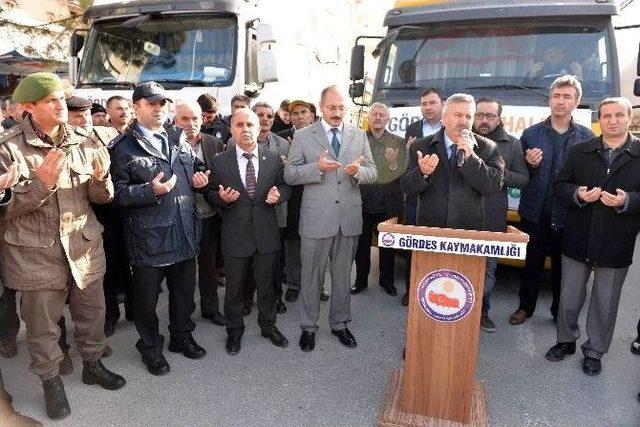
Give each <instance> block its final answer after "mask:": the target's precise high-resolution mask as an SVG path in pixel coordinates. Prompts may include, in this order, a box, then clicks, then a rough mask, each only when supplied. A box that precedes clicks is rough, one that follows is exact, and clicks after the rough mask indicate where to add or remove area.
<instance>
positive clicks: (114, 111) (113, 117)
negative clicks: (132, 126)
mask: <svg viewBox="0 0 640 427" xmlns="http://www.w3.org/2000/svg"><path fill="white" fill-rule="evenodd" d="M107 114H108V115H109V124H110V125H111V126H113V127H114V128H115V129H116V130H117V131H118V133H120V134H123V133H124V131H125V130H126V129H127V126H129V122H131V116H132V111H131V105H130V104H129V100H128V99H127V98H124V97H122V96H120V95H114V96H112V97H111V98H109V99H107Z"/></svg>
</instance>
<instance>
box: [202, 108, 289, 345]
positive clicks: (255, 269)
mask: <svg viewBox="0 0 640 427" xmlns="http://www.w3.org/2000/svg"><path fill="white" fill-rule="evenodd" d="M259 127H260V125H259V121H258V117H257V116H256V114H255V113H253V112H252V111H251V110H249V109H247V108H240V109H238V110H236V112H235V113H233V116H232V118H231V133H232V135H233V138H234V139H235V141H236V144H237V145H236V146H235V148H234V149H232V150H227V151H225V152H224V153H223V154H221V155H219V156H217V157H215V158H214V159H213V164H212V168H211V171H212V173H211V186H210V187H209V189H208V191H207V192H206V193H205V199H206V200H207V201H208V202H209V203H211V204H212V205H215V206H217V207H219V208H220V209H221V215H222V226H221V229H222V232H221V248H222V254H223V256H224V265H225V271H226V274H227V286H226V290H225V302H224V307H225V308H224V312H225V313H224V314H225V316H226V318H227V341H226V345H225V347H226V351H227V353H229V354H231V355H235V354H238V353H239V352H240V348H241V341H242V335H243V334H244V322H243V320H242V305H243V295H242V293H243V292H242V287H243V285H244V284H245V283H247V279H248V277H247V276H248V275H249V272H252V273H253V274H252V275H253V281H254V283H255V285H256V288H257V291H258V324H259V326H260V330H261V334H262V336H263V337H265V338H267V339H269V340H270V341H271V342H272V343H273V344H274V345H275V346H277V347H287V346H288V345H289V341H288V340H287V339H286V338H285V337H284V335H282V334H281V333H280V331H279V330H278V328H277V327H276V305H275V297H274V288H273V276H274V272H275V271H276V270H277V254H278V251H279V249H280V235H279V233H278V227H277V219H276V210H275V206H276V205H277V204H278V203H279V202H281V201H282V200H286V198H287V197H288V192H289V190H288V187H287V186H286V185H285V183H284V178H283V176H282V173H283V172H282V170H283V164H282V160H281V159H280V157H279V156H278V155H277V154H276V153H274V152H272V151H270V150H268V149H267V147H260V146H259V145H258V143H257V142H258V141H257V140H258V133H259V130H258V128H259Z"/></svg>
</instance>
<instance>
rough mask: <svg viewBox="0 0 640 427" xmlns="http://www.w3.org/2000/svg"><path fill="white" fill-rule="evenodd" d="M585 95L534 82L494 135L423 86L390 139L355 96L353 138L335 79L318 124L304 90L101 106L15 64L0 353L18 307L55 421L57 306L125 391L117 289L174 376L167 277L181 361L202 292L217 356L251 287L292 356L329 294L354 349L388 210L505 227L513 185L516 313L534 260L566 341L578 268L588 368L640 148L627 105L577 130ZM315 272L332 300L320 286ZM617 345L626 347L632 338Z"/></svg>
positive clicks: (612, 281) (496, 115)
mask: <svg viewBox="0 0 640 427" xmlns="http://www.w3.org/2000/svg"><path fill="white" fill-rule="evenodd" d="M581 95H582V89H581V85H580V82H579V80H578V79H577V78H576V77H575V76H570V75H566V76H562V77H559V78H558V79H557V80H555V81H554V83H553V84H552V85H551V87H550V93H549V107H550V111H551V114H550V116H549V117H548V118H547V119H546V120H544V121H543V122H541V123H539V124H535V125H533V126H531V127H529V128H527V129H526V130H525V131H524V133H523V134H522V136H521V138H520V139H518V138H515V137H514V136H511V135H509V134H508V133H507V132H506V131H505V129H504V127H503V125H502V122H501V114H502V104H501V102H500V100H498V99H494V98H481V99H478V100H475V99H474V98H473V97H472V96H471V95H468V94H463V93H458V94H453V95H451V96H449V97H447V98H445V97H444V95H443V93H442V91H441V90H440V89H439V88H427V89H425V90H424V91H423V92H422V93H421V95H420V106H421V111H422V116H423V119H422V120H419V121H416V122H414V123H413V124H411V125H410V126H409V127H408V129H407V132H406V135H405V138H404V139H403V138H400V137H398V136H395V135H393V134H391V133H389V131H387V130H386V126H387V124H388V122H389V109H388V107H387V106H386V105H384V104H382V103H374V104H373V105H372V106H371V108H370V110H369V129H368V131H367V132H364V131H362V130H360V129H359V128H357V127H354V126H352V125H350V124H349V123H347V122H346V121H345V114H346V107H345V100H344V98H343V95H342V94H341V91H340V90H339V88H337V87H336V86H329V87H327V88H325V89H324V90H323V91H322V93H321V94H320V103H319V112H320V117H317V116H316V109H315V106H314V105H313V104H312V103H310V102H308V101H305V100H294V101H292V102H288V101H283V103H282V104H281V105H280V107H279V109H277V110H275V109H274V108H273V107H271V106H270V105H269V104H266V103H263V102H258V103H256V104H255V105H253V107H251V100H250V99H249V98H248V97H246V96H244V95H237V96H235V97H234V98H233V99H232V101H231V112H232V114H231V116H229V117H224V118H223V117H221V116H220V106H219V104H218V101H217V99H216V98H215V97H214V96H212V95H210V94H206V93H205V94H203V95H201V96H200V97H199V98H198V99H197V101H188V100H173V99H171V98H170V97H169V96H168V94H167V93H166V92H165V90H164V88H163V87H162V86H160V85H159V84H157V83H155V82H146V83H141V84H139V85H138V86H136V87H135V89H134V91H133V94H132V99H130V100H129V99H126V98H123V97H120V96H114V97H112V98H110V99H109V100H108V101H107V102H106V105H105V106H102V105H100V104H92V103H91V102H90V101H89V100H87V99H84V98H81V97H78V96H72V94H69V93H65V90H64V87H63V85H62V82H61V81H60V80H59V78H58V77H57V76H55V75H53V74H49V73H36V74H33V75H30V76H28V77H26V78H24V79H23V80H22V82H21V83H20V84H19V85H18V87H17V88H16V89H15V92H14V94H13V98H12V102H11V104H10V105H11V108H10V110H8V112H9V116H8V118H7V119H6V120H5V121H4V122H3V126H6V127H7V130H6V132H4V133H3V134H2V135H1V136H0V190H2V192H1V194H0V209H1V220H0V235H2V236H3V238H2V239H0V272H1V275H2V283H3V285H4V291H3V294H2V297H1V298H0V355H1V356H2V357H13V356H15V355H16V353H17V346H16V337H17V335H18V330H19V327H20V322H19V318H18V310H20V315H21V316H22V319H23V320H24V322H25V324H26V341H27V348H28V351H29V354H30V356H31V364H30V366H29V369H30V370H31V371H32V372H33V373H34V374H36V375H38V376H39V377H40V379H41V380H42V387H43V390H44V400H45V404H46V410H47V415H48V416H49V417H50V418H52V419H60V418H64V417H65V416H67V415H68V414H69V413H70V405H69V403H68V401H67V397H66V393H65V390H64V384H63V381H62V379H61V375H68V374H70V373H71V372H72V371H73V362H72V361H71V358H70V357H69V354H68V351H69V348H70V345H69V344H68V343H67V339H66V324H65V319H64V317H63V316H62V313H63V311H64V309H65V305H68V309H69V312H70V313H71V318H72V321H73V322H74V325H75V329H74V341H75V344H76V346H77V348H78V350H79V352H80V355H81V357H82V360H83V370H82V381H83V382H84V383H85V384H90V385H91V384H97V385H99V386H101V387H103V388H105V389H111V390H115V389H119V388H121V387H123V386H124V385H125V383H126V381H125V379H124V378H123V377H122V376H120V375H118V374H116V373H115V372H112V371H111V370H109V369H107V368H106V367H105V366H104V365H103V363H102V358H105V357H108V356H109V355H110V354H111V353H112V351H113V350H112V349H111V348H110V347H109V346H107V344H106V337H108V336H110V335H112V334H113V333H114V331H115V328H116V324H117V322H118V320H119V318H120V310H119V299H121V297H120V294H122V295H123V299H124V311H125V318H126V319H128V320H132V321H133V322H134V324H135V327H136V329H137V332H138V334H139V340H138V341H137V342H136V344H135V346H136V348H137V350H138V351H139V352H140V354H141V359H142V362H143V363H144V365H145V366H146V368H147V370H148V371H149V372H150V373H151V374H153V375H165V374H167V373H169V372H170V366H169V364H168V362H167V360H166V359H165V357H164V356H163V351H164V336H163V334H162V333H161V331H160V329H159V321H158V317H157V314H156V305H157V302H158V297H159V293H160V292H162V290H161V284H162V282H163V281H166V289H167V292H168V300H169V319H170V322H169V342H168V346H167V347H168V349H169V351H171V352H176V353H181V354H183V355H184V356H185V357H187V358H190V359H200V358H202V357H205V356H206V350H205V349H204V348H203V347H201V346H200V345H199V344H198V343H197V342H196V341H195V339H194V337H193V334H192V333H193V330H194V328H195V323H194V321H193V320H192V315H193V312H194V311H195V297H194V294H195V287H196V285H197V286H198V287H199V294H200V314H201V316H202V317H203V318H205V319H208V320H210V321H211V322H212V323H213V324H215V325H219V326H225V327H226V331H227V339H226V343H225V348H226V351H227V353H229V354H230V355H235V354H238V352H240V351H241V347H242V336H243V334H244V332H245V325H244V320H243V317H244V316H246V315H248V314H249V313H250V312H251V310H252V307H253V301H254V293H255V294H256V305H257V310H258V317H257V321H258V325H259V327H260V331H261V335H262V336H263V337H265V338H266V339H267V340H269V341H271V342H272V343H273V344H274V345H275V346H278V347H287V346H288V345H289V341H288V339H287V338H286V337H285V336H284V335H283V334H282V333H281V332H280V331H279V330H278V328H277V326H276V323H277V315H278V314H282V313H285V312H286V311H287V307H286V304H285V301H286V302H289V303H292V302H295V301H298V302H299V305H298V306H299V316H300V328H301V334H300V338H299V347H300V348H301V350H303V351H305V352H310V351H313V350H314V348H315V340H316V332H317V331H318V329H319V324H318V320H319V314H320V306H321V301H326V300H330V310H329V319H328V320H329V326H330V328H331V332H332V334H333V335H335V336H336V337H337V338H338V340H339V342H340V343H341V344H343V345H344V346H346V347H350V348H352V347H356V346H357V341H356V338H355V336H354V334H353V333H352V332H351V331H350V330H349V328H348V323H349V322H350V321H351V311H350V298H351V295H354V294H359V293H361V292H362V291H364V290H365V289H367V287H368V285H369V274H370V270H371V241H372V237H373V234H374V232H375V230H376V226H377V224H379V223H380V222H382V221H385V220H387V219H390V218H392V217H400V218H404V219H405V221H406V223H408V224H417V225H426V226H434V227H449V228H461V229H472V230H489V231H505V230H506V226H507V188H519V189H521V190H522V197H521V200H520V208H519V213H520V217H521V222H520V226H521V227H522V229H523V230H524V231H525V232H526V233H528V234H529V236H530V241H529V244H528V247H527V258H526V262H525V268H524V272H523V280H522V283H521V287H520V304H519V306H518V308H517V309H516V310H515V311H514V313H513V314H512V315H511V317H510V323H511V324H513V325H520V324H522V323H524V322H526V320H527V319H528V318H529V317H531V316H532V315H533V314H534V311H535V308H536V302H537V299H538V294H539V289H540V287H541V285H542V281H543V280H542V279H543V272H544V265H545V260H546V257H547V255H550V256H551V270H552V271H551V282H552V289H553V302H552V305H551V307H550V310H551V315H552V316H553V318H554V320H556V322H557V343H556V344H555V345H553V346H552V347H551V348H550V349H549V351H548V352H547V354H546V358H547V359H548V360H550V361H560V360H562V359H563V358H565V357H566V356H568V355H571V354H573V353H575V350H576V348H575V347H576V341H577V340H578V338H579V336H580V328H579V326H578V315H579V313H580V311H581V309H582V306H583V304H584V300H585V297H586V283H587V279H588V278H589V276H590V274H591V273H592V272H593V274H594V283H593V291H592V293H591V300H590V303H589V308H588V320H587V324H586V333H587V336H588V340H587V341H586V342H584V343H583V344H582V350H583V354H584V361H583V370H584V372H585V373H586V374H588V375H597V374H598V373H599V372H600V370H601V358H602V356H603V355H604V354H605V353H606V352H607V350H608V348H609V345H610V343H611V338H612V335H613V330H614V326H615V320H616V314H617V308H618V303H619V298H620V292H621V289H622V286H623V283H624V280H625V277H626V274H627V272H628V269H629V266H630V265H631V261H632V255H633V250H634V245H635V240H636V235H637V233H638V231H639V229H640V193H639V191H640V174H638V173H637V170H640V141H639V140H638V139H637V138H635V137H633V136H632V135H631V134H630V133H629V131H628V130H629V125H630V121H631V104H630V103H629V101H628V100H627V99H624V98H609V99H605V100H603V101H602V102H601V104H600V107H599V110H598V119H599V123H600V127H601V129H602V135H601V136H598V137H596V136H594V135H593V133H592V132H591V130H590V129H588V128H586V127H583V126H581V125H579V124H577V123H575V122H574V120H573V118H572V112H573V110H575V108H577V106H578V105H579V104H580V98H581ZM170 104H173V106H172V107H173V108H172V109H171V110H172V111H173V113H174V116H173V118H171V120H170V118H169V111H170V108H169V106H170ZM378 256H379V268H380V274H379V282H378V285H379V286H380V287H381V289H382V290H383V291H384V292H386V293H387V294H389V295H397V290H396V288H395V285H394V282H395V280H394V277H395V265H396V263H395V262H396V256H405V257H407V258H409V259H410V254H406V253H405V254H400V253H396V251H395V250H393V249H388V248H380V249H379V250H378ZM354 263H355V269H356V278H355V282H354V283H351V271H352V267H353V265H354ZM407 264H410V263H409V262H408V263H407ZM496 267H497V259H495V258H489V259H488V260H487V269H486V278H485V292H484V297H483V300H482V316H481V328H482V329H483V330H485V331H487V332H493V331H495V329H496V327H495V323H494V322H493V321H492V319H491V318H490V316H489V311H490V296H491V291H492V289H493V286H494V284H495V280H496V279H495V272H496ZM327 268H329V269H330V273H331V282H332V283H331V292H330V295H329V293H327V292H326V291H325V290H324V286H323V284H324V281H325V273H326V269H327ZM405 276H406V279H405V280H406V292H405V293H404V295H403V296H402V298H401V299H400V302H401V304H402V305H405V306H406V305H407V304H408V301H409V297H410V295H411V293H410V289H409V286H410V284H409V277H408V272H405ZM283 283H284V284H286V290H283ZM221 286H224V289H225V292H224V301H223V303H222V304H221V303H220V300H219V296H218V290H219V288H220V287H221ZM17 293H19V294H20V306H19V308H18V307H17V304H16V295H17ZM639 335H640V324H639ZM632 351H636V352H640V337H639V340H636V341H635V342H634V343H633V345H632ZM0 380H1V377H0ZM0 386H2V390H1V391H0V411H1V412H0V416H2V417H3V419H5V418H6V419H10V420H11V421H12V423H14V424H15V425H38V423H37V422H36V421H34V420H31V419H30V418H28V417H24V416H22V415H20V414H19V413H17V412H15V411H14V410H13V408H12V406H11V397H10V395H9V394H8V393H6V391H4V385H3V384H2V382H1V381H0ZM20 423H22V424H20Z"/></svg>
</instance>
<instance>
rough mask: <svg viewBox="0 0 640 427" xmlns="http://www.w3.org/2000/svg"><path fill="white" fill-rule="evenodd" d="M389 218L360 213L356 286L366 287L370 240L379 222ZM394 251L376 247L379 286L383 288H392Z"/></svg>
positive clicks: (377, 214)
mask: <svg viewBox="0 0 640 427" xmlns="http://www.w3.org/2000/svg"><path fill="white" fill-rule="evenodd" d="M387 219H389V216H388V215H387V214H386V212H385V213H368V212H362V234H360V237H359V238H358V248H357V249H356V257H355V261H356V286H362V287H365V286H367V285H368V283H369V282H368V280H369V272H370V271H371V238H372V237H373V234H374V231H375V230H376V227H377V226H378V224H379V223H380V222H383V221H386V220H387ZM395 252H396V251H395V249H389V248H381V247H378V264H379V265H380V279H379V285H380V286H383V287H388V286H393V283H394V279H393V270H394V267H395Z"/></svg>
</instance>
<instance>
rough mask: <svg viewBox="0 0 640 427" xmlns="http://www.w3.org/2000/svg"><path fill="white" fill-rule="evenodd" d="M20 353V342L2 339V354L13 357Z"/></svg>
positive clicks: (7, 357) (9, 357) (6, 357)
mask: <svg viewBox="0 0 640 427" xmlns="http://www.w3.org/2000/svg"><path fill="white" fill-rule="evenodd" d="M17 354H18V344H17V343H16V342H15V341H6V342H2V341H0V356H2V357H4V358H5V359H11V358H12V357H15V356H16V355H17Z"/></svg>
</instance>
